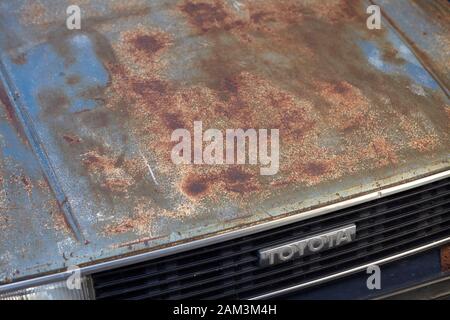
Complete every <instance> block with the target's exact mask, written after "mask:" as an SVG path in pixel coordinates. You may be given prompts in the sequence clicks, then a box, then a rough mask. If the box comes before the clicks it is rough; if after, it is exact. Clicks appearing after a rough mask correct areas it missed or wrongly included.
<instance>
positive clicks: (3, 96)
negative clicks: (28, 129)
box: [0, 83, 16, 121]
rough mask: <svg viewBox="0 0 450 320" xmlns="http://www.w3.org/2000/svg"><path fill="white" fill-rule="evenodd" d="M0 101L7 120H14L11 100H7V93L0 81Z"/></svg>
mask: <svg viewBox="0 0 450 320" xmlns="http://www.w3.org/2000/svg"><path fill="white" fill-rule="evenodd" d="M0 102H1V103H2V105H3V106H4V107H5V109H6V113H7V115H8V118H9V120H10V121H16V115H15V112H14V107H13V106H12V104H11V102H10V101H9V97H8V94H7V93H6V90H5V88H4V87H3V85H2V84H1V83H0Z"/></svg>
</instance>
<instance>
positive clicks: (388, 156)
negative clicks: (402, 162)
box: [370, 137, 398, 166]
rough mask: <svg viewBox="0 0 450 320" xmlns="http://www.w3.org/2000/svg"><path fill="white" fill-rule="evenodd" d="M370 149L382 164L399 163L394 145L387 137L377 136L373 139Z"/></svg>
mask: <svg viewBox="0 0 450 320" xmlns="http://www.w3.org/2000/svg"><path fill="white" fill-rule="evenodd" d="M370 151H372V154H373V157H374V159H375V160H376V161H378V163H379V164H380V165H381V166H385V165H389V164H396V163H398V156H397V154H396V153H395V151H394V148H393V146H392V145H391V144H390V143H389V142H388V141H387V140H386V139H385V138H382V137H379V138H375V139H374V140H373V141H372V144H371V149H370Z"/></svg>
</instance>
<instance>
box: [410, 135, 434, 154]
mask: <svg viewBox="0 0 450 320" xmlns="http://www.w3.org/2000/svg"><path fill="white" fill-rule="evenodd" d="M438 144H439V140H438V137H437V136H436V135H426V136H424V137H420V138H417V139H413V140H412V141H411V142H410V143H409V145H410V147H411V148H413V149H415V150H417V151H419V152H427V151H432V150H434V149H436V147H437V146H438Z"/></svg>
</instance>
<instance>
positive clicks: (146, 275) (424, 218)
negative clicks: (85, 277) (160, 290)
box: [97, 200, 450, 289]
mask: <svg viewBox="0 0 450 320" xmlns="http://www.w3.org/2000/svg"><path fill="white" fill-rule="evenodd" d="M449 203H450V200H446V201H444V202H443V203H442V204H449ZM442 204H439V205H442ZM436 206H438V205H434V206H433V207H436ZM427 209H429V208H427ZM423 210H426V209H421V210H416V211H415V212H413V213H419V212H421V211H423ZM410 214H412V213H408V215H410ZM438 215H440V213H438V214H435V215H432V216H429V217H422V218H417V219H414V220H411V221H408V222H407V225H410V224H414V223H418V222H420V221H425V220H428V219H431V218H432V217H434V216H438ZM391 220H392V219H391ZM371 227H372V226H371ZM401 227H403V225H402V226H394V227H391V228H388V229H384V230H382V231H379V232H375V233H372V234H370V235H366V236H364V237H359V238H358V241H359V242H361V241H362V240H365V239H369V238H371V237H374V236H377V235H381V234H385V233H388V232H391V231H394V230H396V229H398V228H401ZM361 230H363V229H361ZM241 255H243V254H241ZM233 257H234V256H233ZM211 260H212V259H208V261H209V263H211ZM256 260H257V257H256V256H255V257H253V258H250V259H242V261H239V262H238V263H235V264H234V265H233V266H228V267H217V266H216V267H213V268H209V269H206V270H202V271H201V272H198V273H196V276H197V277H198V276H199V275H204V274H207V273H209V272H217V271H224V270H226V269H230V268H232V267H235V266H239V265H241V264H248V263H250V262H254V261H256ZM202 263H204V261H203V262H202ZM197 264H198V263H197ZM177 271H180V269H177ZM155 275H156V274H154V273H153V274H142V275H140V276H138V277H131V278H123V279H121V280H120V281H117V282H112V281H111V282H106V283H103V284H102V285H101V286H98V287H97V289H101V288H104V287H107V286H112V285H117V284H120V283H124V282H133V281H136V280H140V279H145V278H147V279H149V278H151V277H152V276H155ZM188 277H191V275H185V276H182V277H179V278H177V279H178V280H184V279H186V278H188ZM166 282H168V281H167V280H166V281H161V283H160V284H166ZM148 288H150V287H148Z"/></svg>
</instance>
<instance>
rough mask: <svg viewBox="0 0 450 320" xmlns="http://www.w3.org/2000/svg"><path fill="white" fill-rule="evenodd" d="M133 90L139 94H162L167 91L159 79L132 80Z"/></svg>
mask: <svg viewBox="0 0 450 320" xmlns="http://www.w3.org/2000/svg"><path fill="white" fill-rule="evenodd" d="M132 86H133V91H134V92H135V93H137V94H139V95H141V96H144V95H145V94H147V93H149V92H150V91H151V92H155V93H157V94H160V95H164V94H165V93H166V92H167V85H166V84H165V83H164V82H163V81H160V80H146V81H134V82H133V84H132Z"/></svg>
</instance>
